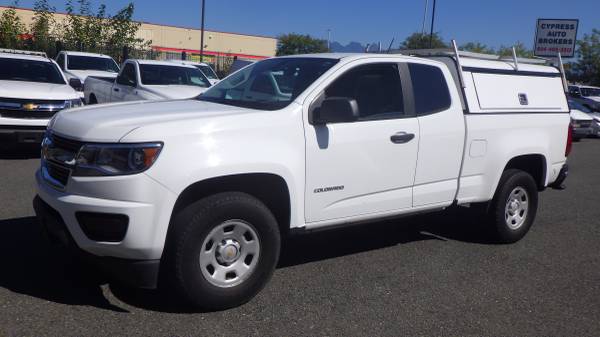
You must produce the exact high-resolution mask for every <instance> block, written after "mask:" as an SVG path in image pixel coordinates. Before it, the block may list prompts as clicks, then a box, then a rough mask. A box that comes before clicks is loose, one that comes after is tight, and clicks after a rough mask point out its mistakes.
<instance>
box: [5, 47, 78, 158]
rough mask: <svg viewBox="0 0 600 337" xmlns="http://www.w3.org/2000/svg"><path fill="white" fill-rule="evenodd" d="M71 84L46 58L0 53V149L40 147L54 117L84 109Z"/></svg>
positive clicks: (34, 53)
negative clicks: (47, 126)
mask: <svg viewBox="0 0 600 337" xmlns="http://www.w3.org/2000/svg"><path fill="white" fill-rule="evenodd" d="M68 83H69V82H68V81H67V79H66V78H65V76H64V74H63V73H62V72H61V71H60V69H59V67H58V66H57V64H56V62H54V61H53V60H51V59H49V58H47V57H46V54H44V53H36V52H28V51H19V50H6V49H0V147H5V146H6V145H12V144H15V143H38V144H39V143H41V140H42V138H43V135H44V132H45V130H46V125H47V124H48V121H49V120H50V118H51V117H52V116H54V114H56V113H57V112H58V111H60V110H63V109H66V108H71V107H75V106H81V105H82V101H81V99H80V98H79V94H78V93H77V92H76V91H75V90H74V89H73V88H72V87H71V86H69V84H68Z"/></svg>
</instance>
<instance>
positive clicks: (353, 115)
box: [311, 97, 359, 124]
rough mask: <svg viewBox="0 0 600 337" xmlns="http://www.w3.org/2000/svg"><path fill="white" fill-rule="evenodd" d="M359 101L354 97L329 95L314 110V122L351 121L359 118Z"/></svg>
mask: <svg viewBox="0 0 600 337" xmlns="http://www.w3.org/2000/svg"><path fill="white" fill-rule="evenodd" d="M358 117H359V111H358V103H356V100H355V99H353V98H348V97H329V98H327V99H325V100H323V102H322V103H321V106H320V107H318V108H315V109H314V110H313V112H312V118H311V119H312V121H311V123H312V124H327V123H350V122H354V121H356V120H358Z"/></svg>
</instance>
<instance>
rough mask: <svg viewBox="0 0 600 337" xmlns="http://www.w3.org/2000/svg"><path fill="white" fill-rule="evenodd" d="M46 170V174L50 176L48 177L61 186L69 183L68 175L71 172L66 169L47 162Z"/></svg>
mask: <svg viewBox="0 0 600 337" xmlns="http://www.w3.org/2000/svg"><path fill="white" fill-rule="evenodd" d="M46 170H48V174H49V175H50V177H52V179H54V180H56V181H58V182H59V183H61V184H62V185H63V186H66V185H67V182H68V181H69V174H70V173H71V171H70V170H69V169H68V168H66V167H63V166H62V165H58V164H55V163H53V162H50V161H47V162H46Z"/></svg>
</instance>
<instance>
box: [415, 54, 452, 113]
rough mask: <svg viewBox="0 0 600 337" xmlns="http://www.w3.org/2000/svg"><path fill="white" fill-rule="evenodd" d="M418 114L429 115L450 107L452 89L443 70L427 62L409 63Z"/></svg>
mask: <svg viewBox="0 0 600 337" xmlns="http://www.w3.org/2000/svg"><path fill="white" fill-rule="evenodd" d="M408 69H409V70H410V77H411V80H412V86H413V91H414V95H415V109H416V112H417V115H427V114H432V113H436V112H440V111H444V110H447V109H448V108H450V105H451V99H450V90H449V89H448V84H447V83H446V78H445V77H444V74H443V73H442V70H441V69H440V68H438V67H435V66H430V65H426V64H418V63H409V64H408Z"/></svg>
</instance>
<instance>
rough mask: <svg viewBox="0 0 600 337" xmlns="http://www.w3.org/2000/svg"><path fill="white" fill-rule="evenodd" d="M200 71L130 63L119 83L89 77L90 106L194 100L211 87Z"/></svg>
mask: <svg viewBox="0 0 600 337" xmlns="http://www.w3.org/2000/svg"><path fill="white" fill-rule="evenodd" d="M210 85H211V84H210V81H209V80H208V78H207V77H206V76H204V74H203V73H202V72H201V71H200V70H198V69H197V68H196V67H193V66H189V65H183V64H175V63H173V62H168V61H151V60H135V59H130V60H127V61H125V63H123V69H121V72H120V73H119V75H118V76H117V77H116V78H115V79H110V78H108V79H107V78H97V77H88V78H87V79H86V81H85V85H84V87H85V90H84V93H85V101H86V103H87V104H97V103H111V102H123V101H140V100H161V99H187V98H194V97H197V96H198V95H200V94H201V93H203V92H204V91H206V89H208V87H210Z"/></svg>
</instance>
